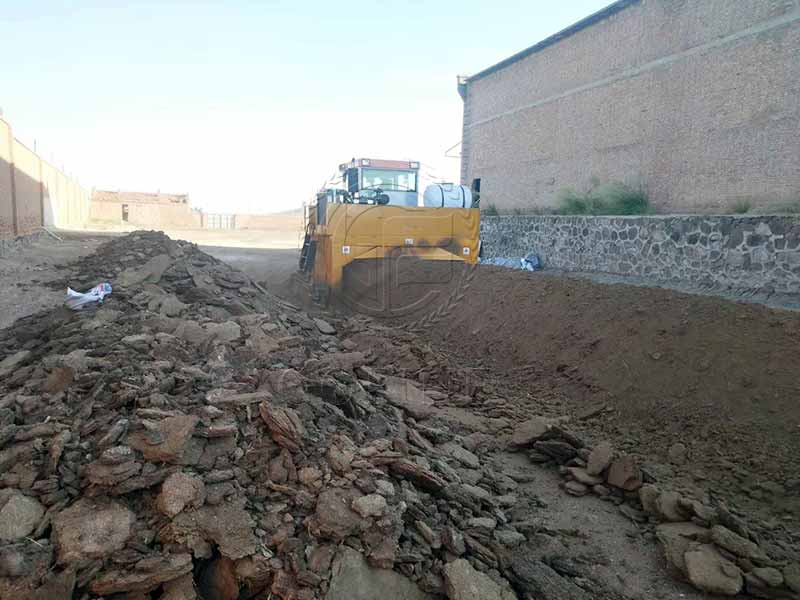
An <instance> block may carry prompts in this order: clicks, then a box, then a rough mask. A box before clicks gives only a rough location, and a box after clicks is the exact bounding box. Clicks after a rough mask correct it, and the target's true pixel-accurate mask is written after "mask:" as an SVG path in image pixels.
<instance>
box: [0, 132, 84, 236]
mask: <svg viewBox="0 0 800 600" xmlns="http://www.w3.org/2000/svg"><path fill="white" fill-rule="evenodd" d="M88 217H89V191H88V190H86V189H85V188H83V187H81V185H80V184H79V183H78V182H77V181H76V180H75V179H74V178H72V177H68V176H66V175H65V174H64V173H62V172H61V171H60V170H58V169H56V168H55V167H53V166H52V165H50V164H49V163H47V162H46V161H44V160H42V158H41V157H40V156H39V155H37V154H36V153H35V152H34V151H33V150H31V149H30V148H28V147H27V146H25V145H24V144H23V143H21V142H20V141H19V140H16V139H14V136H13V135H12V132H11V126H10V125H9V124H8V123H6V122H5V121H3V120H2V119H0V242H3V241H6V240H11V239H13V238H15V237H17V236H25V235H30V234H32V233H35V232H36V231H38V230H39V229H40V228H41V227H42V226H47V227H66V228H69V227H83V226H85V224H86V221H87V219H88ZM2 247H3V245H0V249H1V248H2Z"/></svg>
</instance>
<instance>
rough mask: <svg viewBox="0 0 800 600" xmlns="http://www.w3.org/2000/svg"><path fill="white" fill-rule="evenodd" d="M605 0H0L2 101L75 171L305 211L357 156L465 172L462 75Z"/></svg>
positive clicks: (131, 184) (241, 208) (118, 185)
mask: <svg viewBox="0 0 800 600" xmlns="http://www.w3.org/2000/svg"><path fill="white" fill-rule="evenodd" d="M609 2H610V0H527V1H519V2H517V1H511V0H494V1H492V2H480V1H473V0H457V1H456V0H441V1H428V2H372V3H361V2H358V3H355V2H322V1H316V0H315V1H309V2H276V1H270V0H261V1H244V0H229V1H228V2H204V1H193V0H192V1H190V0H185V1H183V0H163V1H159V2H152V1H149V0H134V1H131V2H126V3H124V4H127V6H123V2H107V1H103V2H99V1H97V2H89V1H74V2H68V1H64V2H56V1H36V0H30V1H28V2H15V1H14V0H0V11H2V13H1V14H2V16H0V66H1V67H2V68H0V107H2V109H3V112H4V115H5V118H6V119H7V120H8V121H9V122H10V123H11V125H12V127H13V128H14V133H15V135H16V136H17V137H18V138H19V139H21V140H22V141H23V142H25V143H27V144H30V145H32V144H33V140H34V139H35V140H36V142H37V147H38V149H39V151H40V153H41V154H42V155H43V156H44V157H45V158H48V159H50V158H51V157H52V158H54V160H55V163H56V164H57V165H58V166H61V165H64V166H65V167H66V170H67V171H68V172H70V173H74V174H75V175H77V176H78V177H79V178H80V179H81V181H82V183H84V184H85V185H87V186H94V187H98V188H105V189H124V190H137V191H155V190H161V191H163V192H178V193H183V192H188V193H189V194H190V196H191V199H192V203H193V204H194V205H195V206H200V207H202V208H204V209H205V210H207V211H210V212H252V213H267V212H274V211H279V210H285V209H289V208H292V207H297V206H300V205H301V204H302V203H303V202H304V201H306V200H308V199H309V198H310V197H311V196H312V194H313V192H314V191H315V190H317V189H318V188H319V187H320V186H321V185H322V184H323V183H324V182H325V180H326V179H327V178H328V177H329V176H330V175H332V174H333V173H334V172H335V171H336V167H337V165H338V164H339V163H340V162H344V161H346V160H349V159H350V158H351V157H353V156H370V157H375V158H408V159H415V160H420V161H421V162H422V163H423V171H424V172H425V173H426V174H427V175H428V176H430V177H435V178H438V179H445V180H449V181H455V180H457V179H458V168H459V161H458V159H457V158H447V157H445V150H446V149H447V148H449V147H450V146H453V145H455V144H456V143H457V142H459V141H460V138H461V116H462V115H461V113H462V103H461V98H460V97H459V96H458V93H457V91H456V75H458V74H467V75H469V74H473V73H476V72H478V71H480V70H482V69H484V68H486V67H488V66H490V65H492V64H494V63H496V62H498V61H500V60H502V59H504V58H506V57H508V56H510V55H511V54H514V53H515V52H518V51H519V50H522V49H523V48H526V47H528V46H530V45H532V44H534V43H535V42H537V41H539V40H541V39H543V38H545V37H547V36H549V35H551V34H553V33H555V32H557V31H558V30H560V29H563V28H564V27H566V26H568V25H570V24H572V23H574V22H575V21H578V20H580V19H581V18H583V17H585V16H587V15H589V14H591V13H593V12H595V11H597V10H599V9H601V8H603V7H604V6H605V5H607V4H608V3H609Z"/></svg>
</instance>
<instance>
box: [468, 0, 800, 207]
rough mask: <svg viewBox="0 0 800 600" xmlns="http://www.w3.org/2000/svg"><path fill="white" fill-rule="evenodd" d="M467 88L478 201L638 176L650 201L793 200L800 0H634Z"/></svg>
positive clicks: (798, 177) (538, 197)
mask: <svg viewBox="0 0 800 600" xmlns="http://www.w3.org/2000/svg"><path fill="white" fill-rule="evenodd" d="M624 4H627V6H625V7H624V8H622V9H621V10H619V11H618V12H615V13H613V14H610V15H608V16H606V17H605V18H601V19H599V20H597V21H596V22H594V23H592V24H591V25H588V26H587V27H585V28H583V29H580V30H578V31H576V32H574V33H572V34H571V35H568V36H566V37H563V38H562V39H560V40H559V41H556V42H555V43H553V44H551V45H546V46H545V47H543V48H542V49H540V50H538V51H536V52H534V53H532V54H530V55H528V56H526V57H524V58H521V59H520V60H517V61H515V62H512V63H510V64H508V65H507V66H505V67H503V68H500V69H498V70H495V71H492V72H487V73H485V74H479V75H478V76H476V77H475V78H472V79H470V80H468V83H467V85H466V86H465V89H464V96H465V106H464V130H463V147H462V157H463V158H462V181H463V183H465V184H469V183H471V182H472V180H473V179H474V178H478V177H479V178H480V179H481V191H482V203H483V204H484V205H486V203H493V204H495V205H496V206H498V207H499V208H504V209H512V208H517V207H519V208H530V207H534V206H538V207H545V206H552V205H554V204H555V203H556V197H557V194H558V192H559V190H561V189H562V188H565V187H570V186H572V187H576V188H582V187H585V186H586V185H587V184H588V182H589V180H590V179H591V178H592V177H597V178H599V179H600V180H603V181H609V180H623V181H630V182H639V181H640V182H642V183H644V184H645V185H646V187H647V188H648V190H649V192H650V195H651V199H652V201H653V202H654V204H655V206H656V208H657V210H658V211H659V212H672V213H676V212H677V213H679V212H727V211H728V210H729V209H730V208H731V207H732V206H733V204H735V203H736V202H737V201H738V200H741V199H747V200H749V201H750V202H751V203H752V204H753V205H754V206H756V207H760V206H763V207H774V206H779V205H781V204H784V203H789V202H794V201H800V136H798V133H797V132H798V130H800V101H798V98H799V97H800V0H748V1H746V2H732V1H731V0H640V1H632V2H631V1H628V2H625V3H624Z"/></svg>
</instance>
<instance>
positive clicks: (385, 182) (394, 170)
mask: <svg viewBox="0 0 800 600" xmlns="http://www.w3.org/2000/svg"><path fill="white" fill-rule="evenodd" d="M339 171H340V172H341V174H342V180H343V182H344V187H345V191H346V192H347V194H348V195H349V196H350V199H351V200H350V201H351V202H353V203H354V204H382V205H387V204H388V205H390V206H418V199H419V189H418V188H417V181H418V174H419V163H418V162H415V161H406V160H376V159H374V158H354V159H352V160H351V161H350V162H349V163H344V164H342V165H339Z"/></svg>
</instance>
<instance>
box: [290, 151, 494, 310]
mask: <svg viewBox="0 0 800 600" xmlns="http://www.w3.org/2000/svg"><path fill="white" fill-rule="evenodd" d="M339 171H340V173H341V176H342V177H341V179H340V182H341V186H342V187H326V188H325V189H323V190H321V191H320V192H319V193H318V194H317V197H316V200H315V202H313V203H312V204H311V205H310V206H307V207H306V212H305V239H304V242H303V248H302V251H301V255H300V271H301V272H302V273H305V274H306V275H307V277H308V279H309V280H310V283H311V294H312V298H313V299H314V301H315V302H318V303H321V304H325V305H327V304H328V303H329V302H330V301H331V300H332V299H336V300H344V301H345V302H347V301H348V300H349V301H353V302H355V303H356V304H361V303H362V301H363V298H364V289H365V288H369V287H370V286H371V285H372V286H374V287H375V288H376V291H375V293H374V297H375V298H374V300H375V302H374V303H373V302H370V305H373V304H374V305H375V306H379V307H380V308H382V309H388V310H391V309H392V308H393V307H394V308H395V309H396V308H397V307H398V305H399V304H403V303H404V302H403V300H402V298H401V299H400V300H399V301H398V298H397V292H398V285H399V284H400V283H402V281H401V278H403V277H406V281H405V283H411V284H413V283H415V281H414V278H415V277H419V273H418V272H417V274H412V275H409V273H411V272H412V271H409V270H407V267H408V266H409V265H411V264H413V263H416V267H419V265H420V261H437V262H439V263H441V261H446V262H448V263H450V264H453V263H458V265H456V266H457V267H461V266H463V263H468V264H474V263H476V262H477V261H478V254H479V251H480V210H479V208H478V207H477V202H473V199H472V194H471V191H470V190H469V189H468V188H466V187H465V186H461V185H453V184H434V185H431V186H428V187H427V188H426V190H425V193H424V195H423V198H422V201H420V199H419V193H418V188H417V185H418V174H419V163H417V162H412V161H398V160H375V159H366V158H361V159H353V160H352V161H351V162H349V163H346V164H343V165H340V167H339ZM361 261H363V262H362V263H361V264H358V263H359V262H361ZM367 264H369V265H370V266H369V267H368V268H366V269H363V268H362V269H360V275H358V276H354V277H348V276H347V274H348V270H350V269H353V267H364V266H366V265H367ZM422 266H423V270H424V266H425V265H424V264H423V265H422ZM442 266H444V265H442V264H439V265H437V267H440V268H439V269H438V273H440V274H441V272H442V269H441V267H442ZM355 270H359V269H355ZM446 270H447V269H446V268H445V269H444V271H446ZM417 271H418V269H417ZM364 273H366V278H365V276H364ZM359 277H360V280H359ZM409 277H410V278H411V279H410V280H409V279H408V278H409ZM350 286H355V287H358V288H360V289H359V290H358V292H355V291H354V290H353V289H350ZM378 288H379V289H378ZM392 291H394V293H395V296H394V300H391V301H390V300H387V298H389V297H390V296H391V295H392ZM400 294H401V295H402V290H401V291H400ZM367 295H369V294H367Z"/></svg>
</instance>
